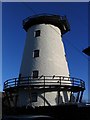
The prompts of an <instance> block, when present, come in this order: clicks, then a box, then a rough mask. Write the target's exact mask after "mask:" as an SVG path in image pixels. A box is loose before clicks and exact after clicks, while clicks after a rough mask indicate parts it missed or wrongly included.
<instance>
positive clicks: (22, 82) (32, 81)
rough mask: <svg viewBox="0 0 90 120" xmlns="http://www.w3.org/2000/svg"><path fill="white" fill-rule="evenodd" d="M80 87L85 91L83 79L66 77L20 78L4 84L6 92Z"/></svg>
mask: <svg viewBox="0 0 90 120" xmlns="http://www.w3.org/2000/svg"><path fill="white" fill-rule="evenodd" d="M27 86H33V87H34V86H35V87H43V88H47V87H65V86H66V87H67V86H69V87H70V86H71V87H79V88H81V89H83V90H85V82H84V81H83V80H81V79H78V78H74V77H65V76H43V75H42V76H39V77H38V78H33V77H32V76H28V77H19V78H13V79H9V80H6V81H5V82H4V90H6V89H8V88H15V87H27Z"/></svg>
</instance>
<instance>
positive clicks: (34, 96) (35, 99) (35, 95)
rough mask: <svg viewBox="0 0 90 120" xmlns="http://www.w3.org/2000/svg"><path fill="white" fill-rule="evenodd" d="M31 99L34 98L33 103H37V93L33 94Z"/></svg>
mask: <svg viewBox="0 0 90 120" xmlns="http://www.w3.org/2000/svg"><path fill="white" fill-rule="evenodd" d="M31 97H32V102H37V93H32V94H31Z"/></svg>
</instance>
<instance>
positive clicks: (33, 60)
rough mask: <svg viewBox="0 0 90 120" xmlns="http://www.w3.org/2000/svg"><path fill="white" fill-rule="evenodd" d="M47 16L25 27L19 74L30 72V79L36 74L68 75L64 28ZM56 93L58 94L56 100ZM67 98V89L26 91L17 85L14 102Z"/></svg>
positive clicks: (40, 103) (39, 102) (52, 101)
mask: <svg viewBox="0 0 90 120" xmlns="http://www.w3.org/2000/svg"><path fill="white" fill-rule="evenodd" d="M47 19H48V18H47ZM40 20H41V19H40ZM49 20H50V21H48V22H47V23H45V22H44V20H41V21H43V22H41V21H40V22H39V23H38V22H37V24H36V23H35V24H33V25H31V26H30V25H29V27H28V29H27V37H26V43H25V48H24V53H23V58H22V63H21V67H20V74H21V76H22V77H27V76H32V77H33V81H34V82H35V80H37V79H38V78H39V77H40V76H67V77H69V69H68V64H67V60H66V57H65V50H64V45H63V42H62V37H61V36H62V34H63V33H62V31H67V28H66V26H65V25H64V24H62V23H60V24H61V29H60V28H59V27H58V25H55V24H54V23H53V22H52V17H50V18H49ZM62 29H63V30H62ZM41 79H42V78H41ZM38 80H39V79H38ZM57 96H59V101H58V102H57ZM44 99H45V101H44ZM69 99H70V95H69V93H67V92H60V93H58V92H57V91H51V92H46V93H45V94H44V92H43V91H40V90H39V91H38V90H33V91H30V92H28V89H26V90H24V89H21V90H20V91H19V100H18V101H19V102H18V106H24V105H28V104H29V105H31V106H43V105H46V106H48V105H58V104H60V103H62V102H68V101H69Z"/></svg>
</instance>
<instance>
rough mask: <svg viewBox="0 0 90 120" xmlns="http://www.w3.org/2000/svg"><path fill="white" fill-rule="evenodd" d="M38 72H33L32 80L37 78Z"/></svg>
mask: <svg viewBox="0 0 90 120" xmlns="http://www.w3.org/2000/svg"><path fill="white" fill-rule="evenodd" d="M38 74H39V72H38V70H35V71H33V78H38Z"/></svg>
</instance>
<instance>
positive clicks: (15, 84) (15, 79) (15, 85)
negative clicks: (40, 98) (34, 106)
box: [15, 78, 17, 87]
mask: <svg viewBox="0 0 90 120" xmlns="http://www.w3.org/2000/svg"><path fill="white" fill-rule="evenodd" d="M16 86H17V85H16V78H15V87H16Z"/></svg>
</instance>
